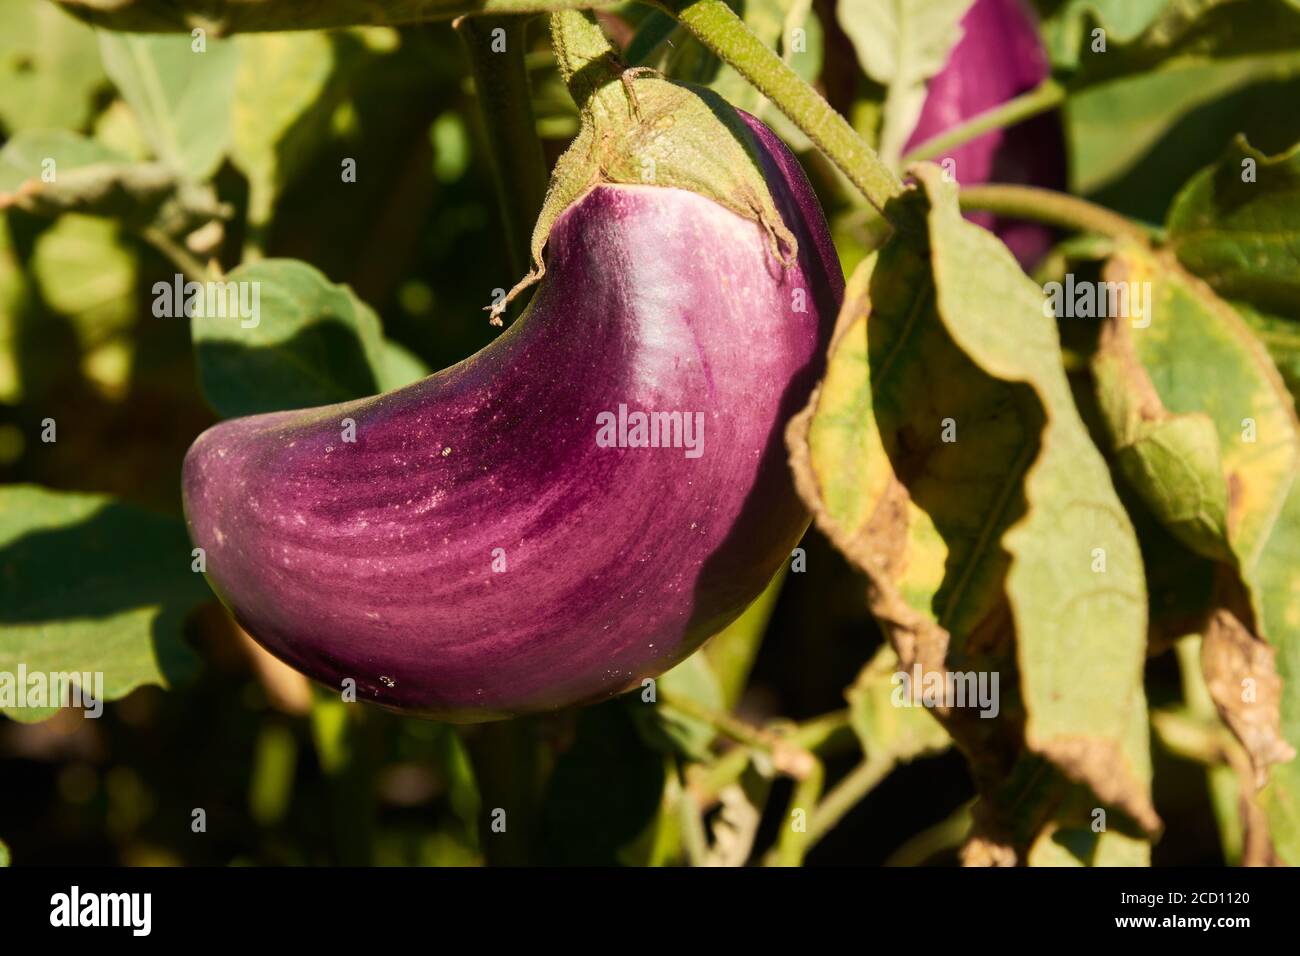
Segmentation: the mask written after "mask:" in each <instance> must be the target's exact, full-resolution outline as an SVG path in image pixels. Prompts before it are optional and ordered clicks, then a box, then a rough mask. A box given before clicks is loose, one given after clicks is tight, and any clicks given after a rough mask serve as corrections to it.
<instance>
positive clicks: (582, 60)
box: [551, 10, 632, 126]
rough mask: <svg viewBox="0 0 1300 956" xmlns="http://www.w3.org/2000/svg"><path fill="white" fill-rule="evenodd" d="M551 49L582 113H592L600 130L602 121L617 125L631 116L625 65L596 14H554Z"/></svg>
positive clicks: (552, 16) (578, 11)
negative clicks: (625, 80)
mask: <svg viewBox="0 0 1300 956" xmlns="http://www.w3.org/2000/svg"><path fill="white" fill-rule="evenodd" d="M551 49H553V50H554V51H555V61H556V62H557V63H558V64H559V66H560V75H561V76H562V77H563V78H564V85H565V86H566V87H568V90H569V95H570V96H572V97H573V101H574V102H575V103H576V104H578V111H579V112H584V113H586V112H589V113H590V114H591V118H592V121H593V123H594V124H595V125H597V126H600V125H603V123H602V120H605V119H610V120H611V121H612V122H613V121H616V119H617V118H618V117H625V116H627V115H629V114H630V112H631V109H632V107H631V103H630V102H629V100H628V93H627V90H626V88H625V87H624V86H623V83H622V77H623V71H624V69H625V67H624V64H623V61H622V60H621V59H620V58H619V55H618V50H616V49H614V45H613V44H612V43H610V42H609V38H608V37H606V36H605V33H604V31H602V30H601V29H600V24H599V23H597V22H596V17H595V14H592V13H590V12H588V11H586V10H562V11H560V12H559V13H553V14H551Z"/></svg>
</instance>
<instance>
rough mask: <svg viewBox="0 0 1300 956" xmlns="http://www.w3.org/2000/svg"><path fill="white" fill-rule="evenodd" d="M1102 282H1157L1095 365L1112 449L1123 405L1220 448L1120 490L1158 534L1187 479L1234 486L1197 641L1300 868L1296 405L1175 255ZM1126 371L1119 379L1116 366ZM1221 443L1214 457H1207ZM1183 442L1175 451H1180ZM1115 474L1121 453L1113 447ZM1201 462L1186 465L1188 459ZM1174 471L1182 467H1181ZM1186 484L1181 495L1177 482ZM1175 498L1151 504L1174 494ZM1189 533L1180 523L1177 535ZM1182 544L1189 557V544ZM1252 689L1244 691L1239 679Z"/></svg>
mask: <svg viewBox="0 0 1300 956" xmlns="http://www.w3.org/2000/svg"><path fill="white" fill-rule="evenodd" d="M1106 275H1107V278H1108V279H1112V280H1115V281H1133V282H1146V283H1150V284H1151V289H1152V295H1151V310H1150V315H1149V322H1144V323H1137V324H1136V327H1131V328H1130V327H1129V325H1130V323H1129V321H1128V320H1127V319H1126V318H1112V319H1110V320H1109V322H1108V326H1107V328H1106V329H1105V330H1104V332H1103V336H1102V343H1103V347H1102V349H1101V350H1100V351H1099V353H1098V357H1097V359H1096V361H1095V362H1094V371H1095V372H1097V375H1096V381H1097V387H1098V389H1099V399H1100V402H1099V404H1100V406H1101V408H1102V410H1103V413H1104V414H1105V415H1106V416H1107V418H1108V420H1109V426H1108V427H1109V429H1110V431H1111V433H1112V436H1116V438H1117V445H1118V444H1121V442H1120V436H1122V435H1123V434H1124V432H1125V429H1126V427H1127V426H1126V424H1125V421H1124V418H1125V414H1126V413H1125V411H1124V409H1125V408H1126V406H1131V405H1133V404H1134V403H1141V404H1143V405H1144V407H1146V408H1147V409H1148V411H1149V412H1150V414H1151V415H1152V416H1154V418H1156V419H1159V420H1160V421H1161V422H1163V423H1166V424H1167V423H1168V422H1170V421H1177V420H1181V419H1183V418H1185V417H1186V416H1193V417H1194V418H1196V419H1198V420H1204V421H1208V422H1209V423H1210V424H1211V425H1212V427H1213V429H1214V437H1215V439H1216V441H1214V442H1210V441H1208V440H1206V441H1204V442H1202V443H1201V445H1200V446H1199V448H1198V449H1197V455H1195V456H1194V455H1190V454H1189V455H1186V456H1185V457H1184V458H1183V459H1182V460H1181V461H1180V462H1177V463H1175V462H1174V461H1173V460H1172V459H1170V460H1169V461H1167V462H1165V463H1164V464H1163V466H1162V467H1160V468H1156V467H1153V468H1151V469H1148V470H1147V471H1146V472H1143V471H1142V470H1140V469H1133V468H1122V470H1123V471H1124V474H1125V477H1126V479H1127V480H1128V481H1129V483H1130V484H1131V485H1133V487H1134V488H1135V490H1137V491H1138V493H1139V494H1140V495H1141V496H1142V498H1143V500H1144V501H1145V502H1146V503H1147V504H1148V505H1149V506H1151V508H1152V511H1153V512H1155V513H1156V514H1157V516H1158V517H1161V518H1162V520H1163V521H1164V523H1165V526H1166V527H1167V528H1169V529H1170V530H1171V531H1172V532H1174V533H1178V530H1179V529H1178V527H1176V526H1175V524H1174V523H1173V522H1172V521H1171V520H1170V519H1171V515H1173V514H1175V513H1177V512H1178V511H1179V510H1180V509H1181V510H1182V511H1183V512H1184V513H1186V511H1187V510H1188V509H1189V508H1190V507H1191V505H1192V498H1193V494H1194V490H1193V486H1192V485H1191V483H1190V482H1187V481H1186V480H1185V479H1186V477H1187V476H1188V475H1189V474H1198V475H1200V476H1203V481H1202V484H1203V486H1205V487H1208V486H1209V484H1210V482H1211V478H1210V477H1205V476H1210V475H1212V474H1215V473H1217V474H1218V475H1221V476H1222V480H1223V482H1224V484H1225V486H1226V488H1227V489H1228V510H1227V522H1226V525H1225V526H1224V527H1223V530H1222V532H1221V540H1220V542H1219V544H1218V545H1217V546H1216V545H1214V543H1213V542H1212V541H1209V540H1208V539H1209V537H1210V536H1211V535H1212V533H1213V531H1212V528H1211V526H1210V525H1209V524H1202V525H1201V526H1200V532H1201V537H1200V539H1199V540H1200V543H1201V544H1202V545H1205V546H1204V547H1199V548H1197V550H1198V551H1200V552H1201V553H1203V554H1207V555H1212V554H1213V552H1214V551H1215V550H1216V549H1217V550H1218V551H1220V552H1221V553H1220V555H1219V557H1218V560H1219V562H1220V568H1219V571H1218V581H1217V583H1216V585H1215V588H1214V609H1213V610H1212V611H1211V613H1210V614H1209V615H1208V617H1207V619H1206V621H1205V622H1204V623H1203V625H1201V626H1200V628H1199V629H1203V630H1204V633H1205V642H1204V644H1203V652H1202V666H1203V669H1204V673H1205V677H1206V681H1207V683H1208V684H1209V685H1210V688H1211V691H1212V696H1213V699H1214V702H1215V705H1216V707H1217V709H1218V711H1219V714H1220V716H1221V717H1222V719H1223V720H1224V721H1225V722H1226V723H1227V724H1228V725H1229V726H1230V727H1231V728H1232V729H1233V731H1234V732H1235V733H1236V735H1237V736H1238V738H1239V739H1240V740H1241V741H1242V743H1243V745H1244V746H1245V748H1246V750H1247V752H1248V754H1249V756H1250V760H1251V764H1252V767H1253V769H1254V774H1255V777H1256V783H1257V784H1260V783H1262V782H1263V781H1264V779H1265V769H1266V768H1267V767H1268V766H1269V765H1270V764H1273V765H1274V769H1273V771H1272V777H1273V781H1272V783H1270V784H1269V786H1268V787H1267V792H1266V793H1265V794H1262V795H1261V802H1263V803H1264V804H1265V805H1266V806H1268V807H1269V823H1270V829H1271V830H1272V831H1273V836H1274V841H1275V844H1276V846H1277V851H1278V853H1279V855H1280V856H1281V857H1282V858H1284V859H1286V860H1288V861H1289V862H1295V861H1297V860H1300V826H1297V820H1300V815H1298V814H1297V812H1296V809H1295V808H1296V806H1297V795H1298V794H1300V767H1298V766H1297V761H1296V760H1295V759H1294V752H1295V747H1296V746H1297V742H1298V741H1300V561H1298V560H1297V558H1298V557H1300V488H1297V486H1296V478H1295V476H1296V470H1297V467H1298V466H1300V425H1298V424H1297V419H1296V413H1295V408H1294V403H1293V400H1292V398H1291V396H1290V394H1289V393H1288V391H1287V389H1286V387H1285V384H1284V383H1283V381H1282V379H1281V376H1280V375H1279V374H1278V372H1277V369H1276V368H1275V367H1274V366H1273V364H1272V361H1271V360H1270V358H1269V356H1268V353H1267V351H1266V349H1265V348H1264V347H1263V345H1262V343H1260V342H1259V340H1258V339H1256V338H1255V336H1254V335H1253V334H1252V333H1251V331H1250V327H1249V326H1248V325H1247V323H1246V322H1244V321H1243V319H1242V317H1241V315H1240V314H1239V313H1238V312H1237V311H1236V310H1235V309H1234V308H1233V307H1232V306H1231V305H1229V304H1228V303H1226V302H1224V301H1223V300H1222V299H1220V298H1219V297H1218V296H1217V295H1215V293H1214V291H1213V290H1212V289H1211V288H1210V287H1209V286H1208V285H1207V284H1206V283H1204V282H1202V281H1201V280H1199V279H1197V278H1196V277H1194V276H1192V275H1190V274H1188V273H1187V272H1186V271H1185V270H1184V269H1183V267H1182V266H1181V265H1180V264H1179V263H1178V261H1177V260H1176V259H1175V258H1174V257H1173V255H1172V254H1171V253H1170V252H1153V251H1151V250H1149V249H1145V248H1142V247H1139V246H1136V245H1132V244H1126V245H1124V246H1122V247H1120V248H1118V249H1117V250H1116V252H1115V254H1114V257H1113V258H1112V260H1111V262H1110V263H1109V265H1108V267H1107V272H1106ZM1123 363H1130V364H1129V365H1128V373H1127V374H1116V373H1115V369H1116V368H1118V367H1119V366H1120V365H1121V364H1123ZM1215 445H1217V450H1216V448H1215V447H1214V446H1215ZM1187 447H1188V446H1186V445H1184V448H1183V450H1184V451H1186V450H1187ZM1119 454H1120V460H1121V464H1122V463H1123V455H1124V454H1125V452H1124V450H1123V449H1122V448H1121V449H1120V452H1119ZM1193 458H1196V461H1195V462H1194V463H1193V462H1192V459H1193ZM1175 466H1176V467H1175ZM1180 482H1181V484H1180ZM1175 487H1178V488H1181V490H1182V493H1183V499H1184V500H1183V501H1182V502H1181V503H1179V504H1178V505H1177V507H1173V506H1171V507H1167V508H1165V510H1164V512H1163V513H1162V512H1161V509H1160V508H1159V507H1157V506H1156V504H1155V502H1159V501H1160V500H1161V499H1162V497H1164V496H1165V495H1166V492H1167V491H1168V490H1169V489H1174V488H1175ZM1185 530H1186V527H1185V526H1184V531H1185ZM1180 538H1181V539H1182V540H1183V541H1184V543H1186V544H1189V545H1191V546H1193V547H1196V542H1195V541H1194V540H1192V539H1191V538H1190V537H1189V536H1188V535H1187V534H1185V533H1184V534H1181V535H1180ZM1243 681H1246V682H1247V683H1246V685H1245V688H1246V690H1247V691H1248V692H1247V693H1243V684H1242V682H1243Z"/></svg>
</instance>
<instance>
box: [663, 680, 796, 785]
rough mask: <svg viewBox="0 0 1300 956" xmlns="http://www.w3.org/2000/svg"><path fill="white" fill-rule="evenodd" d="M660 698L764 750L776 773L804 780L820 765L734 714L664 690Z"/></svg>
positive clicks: (782, 739)
mask: <svg viewBox="0 0 1300 956" xmlns="http://www.w3.org/2000/svg"><path fill="white" fill-rule="evenodd" d="M657 699H658V701H659V703H661V704H663V705H664V706H665V707H670V708H672V709H673V710H676V711H677V712H678V713H681V714H684V715H685V716H687V717H692V718H694V719H695V720H698V721H701V722H703V723H706V724H708V725H709V726H711V727H712V728H713V729H714V730H716V731H717V732H718V733H720V734H722V735H723V736H726V737H730V738H731V739H732V740H734V741H736V742H737V743H741V744H744V745H745V746H746V747H749V748H750V749H752V750H761V751H762V752H764V753H765V754H767V755H768V756H770V757H771V758H772V766H773V767H774V768H775V769H776V770H778V771H779V772H781V773H784V774H787V775H789V776H791V777H794V778H795V779H796V780H802V779H803V778H804V777H805V776H806V775H807V774H808V773H810V772H812V770H813V766H814V765H815V764H816V763H817V758H816V757H814V756H813V755H812V754H811V753H809V752H808V750H807V749H806V748H805V747H803V746H802V745H801V744H799V743H798V742H797V741H795V740H793V739H790V738H788V737H786V736H784V735H782V734H779V733H774V732H772V731H770V730H765V729H763V728H761V727H755V726H754V725H753V724H749V723H746V722H745V721H743V720H741V719H740V718H738V717H735V716H733V715H731V714H728V713H724V712H723V711H719V710H713V709H712V708H710V707H705V706H704V705H703V704H700V703H697V702H696V701H693V700H691V699H690V698H689V697H678V696H676V695H671V696H667V695H665V694H664V692H663V691H662V690H660V691H659V696H658V698H657Z"/></svg>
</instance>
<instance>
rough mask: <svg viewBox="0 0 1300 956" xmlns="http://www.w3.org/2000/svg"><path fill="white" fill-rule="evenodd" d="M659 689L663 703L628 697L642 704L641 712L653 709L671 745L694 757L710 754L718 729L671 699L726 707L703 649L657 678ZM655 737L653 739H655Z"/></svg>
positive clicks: (720, 688)
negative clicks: (682, 709) (683, 709)
mask: <svg viewBox="0 0 1300 956" xmlns="http://www.w3.org/2000/svg"><path fill="white" fill-rule="evenodd" d="M658 685H659V689H660V690H662V692H663V694H664V697H665V698H666V700H665V701H664V702H663V704H662V705H660V704H658V703H656V704H647V703H642V702H641V701H640V698H639V697H635V696H634V697H632V698H629V700H631V701H635V702H634V703H630V704H629V706H633V707H639V708H640V709H639V710H638V711H637V713H638V714H640V713H643V712H646V711H648V712H650V713H653V714H654V717H655V727H656V729H657V730H658V732H659V733H661V734H663V735H664V736H665V737H667V738H668V740H669V741H670V742H671V744H672V745H673V746H674V747H675V748H676V749H678V750H680V751H681V752H682V753H683V754H685V755H686V756H688V757H690V758H692V759H694V760H705V759H707V758H708V757H709V745H710V744H712V743H713V738H714V737H715V736H716V732H715V731H714V729H713V726H712V725H711V724H708V723H706V722H705V721H702V720H698V719H696V718H694V717H691V716H689V715H687V714H683V713H680V712H678V711H676V710H674V709H673V707H672V705H671V703H670V701H671V700H672V699H674V698H675V699H684V700H689V701H692V702H694V703H696V704H699V705H700V706H701V707H705V708H707V709H709V710H711V711H723V710H726V701H725V699H724V696H723V692H722V685H721V684H720V683H719V681H718V676H717V675H716V674H715V673H714V672H713V668H712V667H711V666H710V665H709V659H708V657H707V655H705V653H704V651H703V650H698V651H696V652H695V653H694V654H692V655H691V656H690V657H688V658H686V660H684V661H682V662H681V663H680V664H678V665H677V666H676V667H674V668H673V669H672V670H670V671H669V672H668V673H666V674H664V675H663V676H662V677H660V678H659V679H658ZM652 739H653V738H652Z"/></svg>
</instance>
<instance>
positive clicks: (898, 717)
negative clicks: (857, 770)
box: [845, 645, 952, 764]
mask: <svg viewBox="0 0 1300 956" xmlns="http://www.w3.org/2000/svg"><path fill="white" fill-rule="evenodd" d="M898 673H899V666H898V655H897V654H896V653H895V652H894V649H893V648H891V647H889V646H888V645H886V646H884V647H882V648H881V649H880V650H879V651H877V652H876V655H875V656H874V657H873V658H872V659H871V660H870V662H868V664H867V666H866V667H864V668H862V671H861V673H859V674H858V678H857V680H855V681H854V682H853V686H852V687H850V688H849V689H848V690H847V691H846V692H845V696H846V697H847V698H848V701H849V719H850V721H851V723H852V725H853V732H854V733H855V734H857V736H858V740H859V742H860V743H861V744H862V752H863V753H864V754H866V755H867V757H868V758H870V759H873V760H876V759H884V760H888V761H889V762H890V763H891V764H892V763H906V762H908V761H910V760H914V759H915V758H917V757H923V756H926V755H928V754H936V753H942V752H943V751H945V750H947V749H948V747H949V746H950V745H951V744H952V740H951V739H950V738H949V736H948V734H947V733H946V732H945V731H944V729H943V726H942V725H941V724H940V723H939V722H938V721H937V720H936V719H935V718H934V716H933V715H932V714H931V713H930V712H929V711H928V710H927V709H926V708H925V707H921V706H905V705H900V704H899V703H898V702H897V699H896V698H897V695H898V693H899V692H900V684H899V682H898V680H897V679H896V675H897V674H898Z"/></svg>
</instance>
